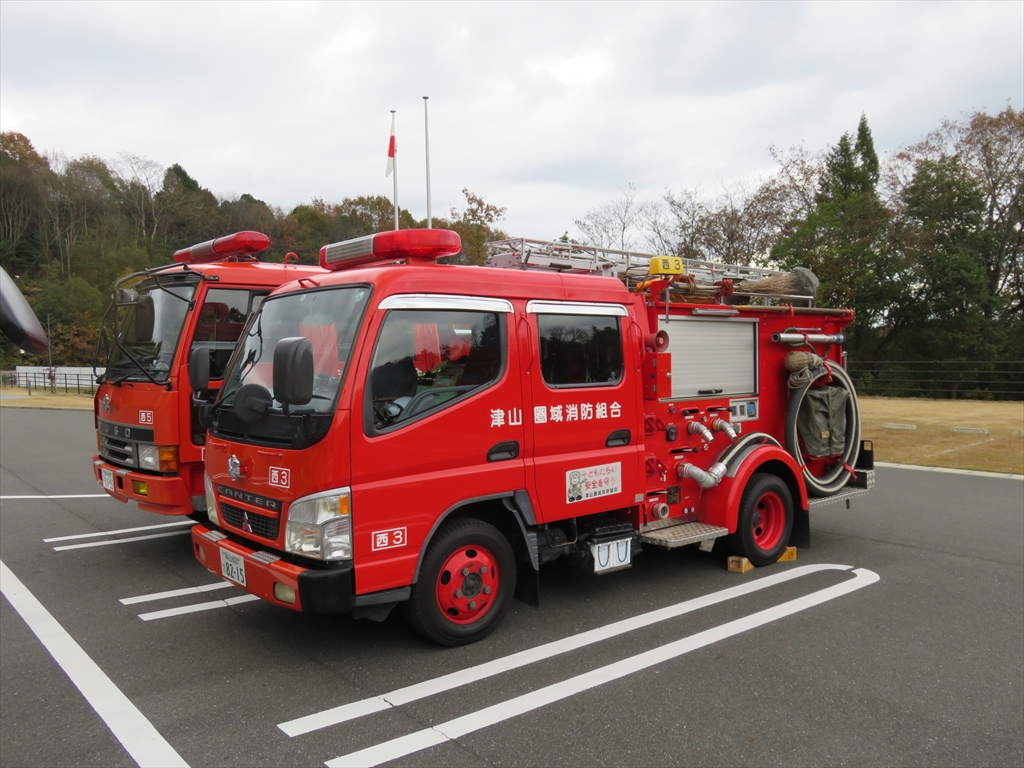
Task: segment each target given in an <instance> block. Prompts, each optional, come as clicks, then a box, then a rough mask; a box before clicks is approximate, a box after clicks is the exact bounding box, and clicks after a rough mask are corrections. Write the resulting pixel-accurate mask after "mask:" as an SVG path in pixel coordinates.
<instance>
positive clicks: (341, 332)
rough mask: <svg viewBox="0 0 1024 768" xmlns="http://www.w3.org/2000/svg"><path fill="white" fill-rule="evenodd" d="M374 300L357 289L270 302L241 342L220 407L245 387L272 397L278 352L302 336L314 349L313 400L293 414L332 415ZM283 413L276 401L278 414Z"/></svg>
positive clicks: (367, 291)
mask: <svg viewBox="0 0 1024 768" xmlns="http://www.w3.org/2000/svg"><path fill="white" fill-rule="evenodd" d="M369 296H370V289H369V288H368V287H367V286H362V285H358V286H346V287H343V288H333V289H326V290H314V291H304V292H301V293H286V294H284V295H282V296H277V297H272V298H270V299H267V300H266V301H265V302H263V305H262V306H261V307H260V310H259V312H258V313H257V314H256V316H255V317H254V318H253V320H252V321H251V322H250V324H249V326H248V327H247V329H246V332H245V333H244V334H243V336H242V338H241V339H240V340H239V348H238V350H237V352H236V354H235V356H234V359H233V362H232V364H231V369H230V370H229V371H228V375H227V378H226V379H225V382H224V387H223V389H222V392H221V397H220V400H219V404H221V405H227V404H229V403H230V402H231V400H232V398H233V396H234V393H235V391H236V390H237V389H238V388H239V387H241V386H243V385H245V384H259V385H260V386H263V387H266V388H267V390H268V391H270V392H271V393H273V380H274V371H273V367H274V348H275V347H276V346H277V342H279V341H280V340H281V339H286V338H293V337H296V336H301V337H304V338H307V339H309V341H310V343H311V344H312V346H313V375H314V378H313V399H312V400H311V401H310V403H309V405H305V406H298V407H293V409H292V410H293V411H297V412H307V413H308V412H310V411H313V412H317V413H326V412H330V411H332V410H333V408H334V400H335V395H337V393H338V390H339V389H340V387H341V382H342V379H343V377H344V374H345V369H346V363H347V362H348V358H349V351H350V350H351V348H352V341H353V339H354V338H355V335H356V331H357V330H358V328H359V323H360V321H361V319H362V316H363V310H364V309H365V307H366V303H367V299H368V298H369ZM280 407H281V404H280V403H278V402H277V401H276V400H275V401H274V404H273V408H274V409H278V408H280Z"/></svg>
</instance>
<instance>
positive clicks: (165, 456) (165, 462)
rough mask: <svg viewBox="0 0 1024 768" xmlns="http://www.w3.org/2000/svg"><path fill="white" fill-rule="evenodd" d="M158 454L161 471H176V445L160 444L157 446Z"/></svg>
mask: <svg viewBox="0 0 1024 768" xmlns="http://www.w3.org/2000/svg"><path fill="white" fill-rule="evenodd" d="M159 454H160V471H161V472H177V471H178V446H176V445H161V446H160V448H159Z"/></svg>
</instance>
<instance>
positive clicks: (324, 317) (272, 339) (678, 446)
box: [190, 230, 873, 645]
mask: <svg viewBox="0 0 1024 768" xmlns="http://www.w3.org/2000/svg"><path fill="white" fill-rule="evenodd" d="M459 249H460V242H459V238H458V235H457V234H455V233H453V232H448V231H440V230H401V231H395V232H384V233H379V234H376V235H372V236H369V237H364V238H359V239H356V240H351V241H346V242H342V243H335V244H333V245H329V246H325V247H324V248H323V249H322V250H321V255H320V261H321V265H322V266H323V267H324V268H325V273H324V274H323V275H320V276H317V277H315V278H312V277H311V278H307V279H303V280H301V281H298V282H293V283H289V284H288V285H287V286H285V287H283V288H281V289H280V290H278V291H276V292H275V293H274V294H272V295H271V296H270V297H269V298H267V300H266V301H264V302H263V304H262V306H261V307H260V310H259V312H258V313H256V315H255V316H254V317H253V318H252V320H251V321H250V323H249V324H248V326H247V327H246V330H245V331H244V332H243V335H242V337H241V339H240V341H239V345H238V348H237V350H236V352H235V354H234V356H233V357H232V360H231V362H230V364H229V366H228V370H227V372H226V374H225V379H224V386H223V387H222V389H221V391H220V395H219V397H218V399H217V400H216V402H215V403H213V404H212V405H201V406H198V407H199V408H200V409H201V418H202V420H203V422H204V423H206V424H208V425H209V437H208V439H207V443H206V471H207V473H206V476H205V498H206V512H207V515H208V522H206V523H203V524H199V525H196V526H195V527H194V528H193V529H192V542H193V545H194V548H195V554H196V557H197V558H198V559H199V560H200V562H202V563H203V564H204V565H205V566H206V567H207V568H208V569H209V570H210V571H212V572H213V573H214V574H216V575H218V576H221V577H223V578H225V579H228V580H230V581H232V582H234V583H235V584H237V585H238V586H240V587H241V588H243V589H245V590H247V591H249V592H251V593H253V594H255V595H258V596H259V597H261V598H263V599H264V600H267V601H269V602H271V603H274V604H275V605H279V606H283V607H286V608H290V609H293V610H300V611H311V612H336V613H352V614H354V615H355V616H364V617H369V618H375V619H378V620H380V619H382V618H383V617H385V616H386V615H387V614H388V612H389V611H390V610H391V608H392V607H394V606H395V605H397V604H400V603H401V604H404V605H405V608H406V613H407V616H408V619H409V621H410V623H411V624H412V625H413V626H414V627H415V628H416V630H417V631H418V632H419V633H421V634H422V635H423V636H424V637H426V638H428V639H430V640H432V641H434V642H437V643H440V644H443V645H460V644H463V643H468V642H472V641H474V640H478V639H480V638H482V637H484V636H485V635H487V634H488V633H489V632H490V631H492V630H493V629H494V628H495V626H496V625H497V624H498V622H499V621H500V620H501V618H502V616H503V614H504V613H505V611H506V609H507V608H508V606H509V603H510V601H511V600H512V599H513V597H517V598H520V599H522V600H525V601H527V602H530V603H532V604H537V601H538V598H539V575H538V574H539V570H540V568H541V566H542V565H543V564H544V563H547V562H549V561H551V560H554V559H556V558H567V559H569V560H571V561H573V562H575V563H577V564H578V565H579V566H580V567H581V568H583V569H585V570H587V571H589V572H591V573H595V574H605V573H612V572H615V571H617V570H620V569H623V568H628V567H629V566H630V565H631V564H632V562H633V559H634V558H635V557H637V555H638V554H640V552H641V548H642V547H644V546H657V547H678V546H683V545H687V544H699V545H700V546H701V547H702V548H704V549H710V548H711V546H712V545H713V544H714V543H715V542H716V541H718V540H723V541H725V542H727V543H728V546H729V548H730V549H731V551H733V552H734V553H736V554H739V555H742V556H745V557H746V558H748V559H749V560H750V561H751V562H752V563H753V564H755V565H766V564H769V563H772V562H775V561H776V560H777V559H778V558H779V556H780V555H781V553H782V552H783V551H784V549H785V548H786V547H787V546H788V545H790V544H794V545H797V546H805V545H807V544H808V543H809V535H810V527H809V515H810V513H811V511H812V510H813V508H814V507H816V506H817V505H819V504H823V503H829V502H837V501H841V500H843V499H848V498H849V496H851V495H854V494H857V493H863V492H865V491H866V490H867V488H868V487H869V486H870V485H871V483H872V481H873V472H872V452H871V450H870V444H869V443H866V442H865V443H863V444H862V440H861V435H860V418H859V411H858V407H857V399H856V394H855V392H854V388H853V385H852V383H851V382H850V379H849V377H848V376H847V374H846V372H845V370H844V368H843V357H842V343H843V340H844V339H843V330H844V328H845V327H846V326H847V325H848V324H849V323H850V322H851V321H852V320H853V313H852V312H851V311H850V310H842V309H839V310H833V309H819V308H815V307H813V306H810V304H812V303H813V302H811V301H809V300H808V299H809V294H811V293H813V288H814V286H813V283H814V282H815V281H814V278H813V276H812V275H810V274H809V273H806V274H796V273H787V274H779V273H770V272H767V271H764V270H755V269H750V268H742V267H729V266H725V265H716V264H708V263H702V262H688V261H685V260H683V259H679V258H675V257H657V256H654V257H652V256H645V255H640V254H630V253H623V252H615V251H608V250H602V249H594V248H587V247H583V246H575V245H566V244H557V243H539V242H534V241H526V240H513V241H503V242H501V243H495V244H491V251H492V259H491V262H490V263H491V266H490V267H472V266H454V265H444V264H439V263H438V259H439V258H441V257H443V256H448V255H452V254H455V253H457V252H458V251H459ZM501 267H505V268H501ZM802 305H807V306H802ZM209 361H210V356H209V354H208V353H207V351H206V350H205V349H197V350H195V351H194V352H193V358H192V362H191V367H190V375H191V377H192V384H193V387H194V388H195V389H198V390H204V389H206V387H207V385H208V381H207V377H208V370H207V369H208V366H209Z"/></svg>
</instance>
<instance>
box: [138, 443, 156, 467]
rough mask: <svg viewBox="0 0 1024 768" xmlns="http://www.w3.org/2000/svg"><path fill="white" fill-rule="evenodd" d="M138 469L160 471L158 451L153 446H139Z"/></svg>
mask: <svg viewBox="0 0 1024 768" xmlns="http://www.w3.org/2000/svg"><path fill="white" fill-rule="evenodd" d="M139 469H148V470H151V471H153V472H159V471H160V449H159V448H157V446H155V445H140V446H139Z"/></svg>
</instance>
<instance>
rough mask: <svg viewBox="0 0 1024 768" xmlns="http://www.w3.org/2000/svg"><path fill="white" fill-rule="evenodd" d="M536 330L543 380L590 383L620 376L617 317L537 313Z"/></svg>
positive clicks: (567, 384)
mask: <svg viewBox="0 0 1024 768" xmlns="http://www.w3.org/2000/svg"><path fill="white" fill-rule="evenodd" d="M537 331H538V337H539V340H540V360H541V374H542V375H543V377H544V383H545V384H548V385H549V386H552V387H563V386H564V387H571V386H591V387H592V386H601V385H609V384H615V383H617V382H618V381H619V380H620V379H621V378H622V335H621V333H620V332H619V318H618V317H609V316H602V315H577V314H573V315H556V314H538V315H537Z"/></svg>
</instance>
